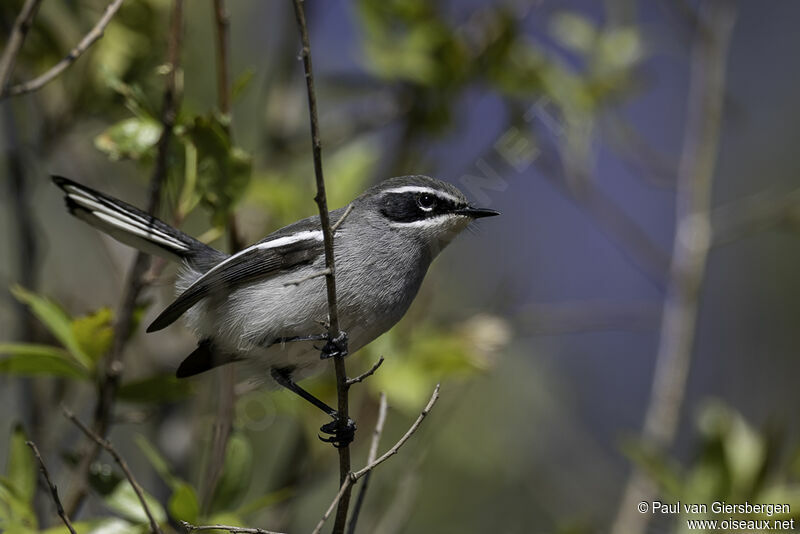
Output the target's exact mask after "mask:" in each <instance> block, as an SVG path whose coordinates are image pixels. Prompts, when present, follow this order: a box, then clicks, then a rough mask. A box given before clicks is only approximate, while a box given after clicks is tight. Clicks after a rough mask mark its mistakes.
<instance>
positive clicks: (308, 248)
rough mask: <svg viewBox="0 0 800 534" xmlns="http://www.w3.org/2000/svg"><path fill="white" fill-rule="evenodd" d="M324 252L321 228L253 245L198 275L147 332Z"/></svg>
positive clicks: (308, 260) (313, 258) (164, 326)
mask: <svg viewBox="0 0 800 534" xmlns="http://www.w3.org/2000/svg"><path fill="white" fill-rule="evenodd" d="M276 235H278V234H277V233H276ZM322 252H323V245H322V234H321V232H319V231H305V232H299V233H295V234H291V235H288V236H285V235H284V236H282V237H278V238H273V239H269V240H267V241H262V242H260V243H257V244H255V245H252V246H250V247H248V248H246V249H244V250H243V251H241V252H239V253H237V254H234V255H233V256H231V257H229V258H228V259H226V260H225V261H223V262H221V263H219V264H218V265H216V266H215V267H213V268H212V269H210V270H209V271H208V272H206V273H205V274H204V275H203V276H201V277H200V278H198V279H197V280H196V281H195V282H194V283H193V284H192V285H191V286H189V287H188V288H187V289H186V290H185V291H184V292H183V293H181V294H180V296H178V298H177V299H175V301H173V302H172V304H170V305H169V306H167V308H166V309H164V311H162V312H161V314H160V315H159V316H158V317H156V319H155V320H154V321H153V322H152V324H150V326H148V327H147V331H148V332H155V331H157V330H161V329H163V328H166V327H167V326H169V325H170V324H172V323H173V322H175V321H176V320H177V319H178V318H179V317H180V316H181V315H183V314H184V312H186V310H188V309H189V308H191V307H192V306H194V305H195V304H197V303H198V302H199V301H200V300H202V299H203V298H205V297H208V296H210V295H214V294H218V295H226V294H228V293H230V292H231V290H232V289H233V288H235V287H237V286H240V285H242V284H245V283H247V282H252V281H254V280H259V279H264V278H268V277H270V276H274V275H275V274H277V273H279V272H281V271H283V270H285V269H289V268H291V267H294V266H297V265H301V264H305V263H310V262H312V261H314V260H315V259H316V258H317V257H318V256H319V255H320V254H322Z"/></svg>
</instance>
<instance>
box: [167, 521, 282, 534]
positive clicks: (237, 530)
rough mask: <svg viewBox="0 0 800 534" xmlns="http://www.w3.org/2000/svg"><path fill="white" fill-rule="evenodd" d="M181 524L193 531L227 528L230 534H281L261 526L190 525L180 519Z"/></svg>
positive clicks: (188, 530)
mask: <svg viewBox="0 0 800 534" xmlns="http://www.w3.org/2000/svg"><path fill="white" fill-rule="evenodd" d="M181 525H182V526H183V528H185V529H186V532H194V531H195V530H227V531H228V532H230V533H231V534H283V533H281V532H275V531H273V530H264V529H263V528H251V527H234V526H230V525H192V524H191V523H187V522H186V521H181Z"/></svg>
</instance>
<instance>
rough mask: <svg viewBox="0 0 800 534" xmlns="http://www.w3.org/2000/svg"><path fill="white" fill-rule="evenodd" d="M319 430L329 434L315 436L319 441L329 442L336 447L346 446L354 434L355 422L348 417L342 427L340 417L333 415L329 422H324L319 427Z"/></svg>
mask: <svg viewBox="0 0 800 534" xmlns="http://www.w3.org/2000/svg"><path fill="white" fill-rule="evenodd" d="M320 431H321V432H323V433H324V434H329V436H328V437H322V436H319V435H318V436H317V437H318V438H319V439H320V441H324V442H325V443H331V444H332V445H333V446H334V447H336V448H337V449H340V448H342V447H346V446H348V445H350V443H352V441H353V438H354V437H355V434H356V423H355V421H353V420H352V419H350V418H349V417H348V418H347V423H346V424H345V425H344V427H342V425H341V422H340V419H339V418H338V417H334V419H333V421H331V422H330V423H325V424H324V425H322V426H321V427H320Z"/></svg>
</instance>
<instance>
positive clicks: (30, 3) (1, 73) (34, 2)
mask: <svg viewBox="0 0 800 534" xmlns="http://www.w3.org/2000/svg"><path fill="white" fill-rule="evenodd" d="M41 3H42V0H26V2H25V4H24V5H23V6H22V10H21V11H20V12H19V15H17V18H16V20H14V26H13V27H12V28H11V35H10V37H9V38H8V43H6V48H5V50H3V55H2V57H0V98H3V97H5V96H6V94H7V93H8V91H7V88H8V82H9V80H11V75H12V74H13V73H14V65H15V64H16V62H17V56H19V52H20V50H22V45H23V44H24V43H25V38H26V37H27V36H28V30H30V29H31V25H33V19H34V17H36V12H37V11H39V5H40V4H41Z"/></svg>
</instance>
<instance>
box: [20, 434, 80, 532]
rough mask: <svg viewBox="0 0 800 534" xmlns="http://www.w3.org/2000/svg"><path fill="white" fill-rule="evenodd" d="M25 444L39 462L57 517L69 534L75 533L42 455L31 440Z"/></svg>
mask: <svg viewBox="0 0 800 534" xmlns="http://www.w3.org/2000/svg"><path fill="white" fill-rule="evenodd" d="M25 445H27V446H28V447H30V448H31V450H33V454H34V456H36V461H37V462H39V471H41V472H42V476H43V477H44V480H45V482H47V487H48V488H49V489H50V495H51V496H52V497H53V502H54V503H55V504H56V511H57V512H58V517H60V518H61V520H62V521H63V522H64V525H66V527H67V530H69V531H70V533H71V534H76V533H75V529H74V528H73V527H72V522H70V520H69V516H67V514H66V513H65V512H64V507H63V506H61V499H59V498H58V488H56V485H55V484H53V481H52V480H50V473H49V472H48V471H47V466H46V465H44V460H42V455H41V454H39V448H38V447H37V446H36V444H35V443H34V442H32V441H26V442H25Z"/></svg>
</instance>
